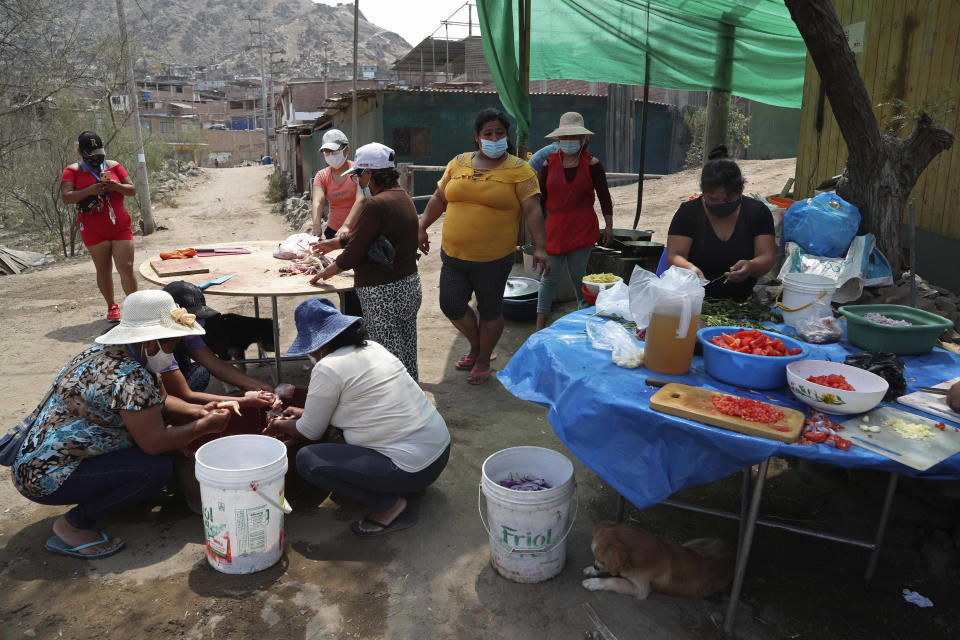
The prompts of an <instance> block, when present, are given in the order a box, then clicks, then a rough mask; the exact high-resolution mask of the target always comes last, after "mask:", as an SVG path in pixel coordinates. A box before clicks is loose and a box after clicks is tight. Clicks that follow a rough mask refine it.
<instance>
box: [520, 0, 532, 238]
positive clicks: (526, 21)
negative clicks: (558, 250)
mask: <svg viewBox="0 0 960 640" xmlns="http://www.w3.org/2000/svg"><path fill="white" fill-rule="evenodd" d="M520 89H521V90H522V91H523V92H524V93H526V94H527V95H528V99H529V94H530V0H521V2H520ZM518 133H519V132H518ZM528 136H529V132H527V131H524V132H523V137H520V136H519V135H518V136H517V155H518V156H520V158H521V159H523V160H526V154H527V138H528ZM520 233H521V234H522V233H523V228H522V225H521V230H520Z"/></svg>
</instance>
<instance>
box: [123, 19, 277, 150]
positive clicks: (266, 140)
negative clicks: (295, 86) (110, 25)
mask: <svg viewBox="0 0 960 640" xmlns="http://www.w3.org/2000/svg"><path fill="white" fill-rule="evenodd" d="M118 1H119V0H118ZM244 20H246V21H248V22H256V23H257V30H256V31H251V32H250V35H252V36H260V44H258V45H257V44H255V45H252V46H253V48H254V49H260V99H261V100H262V102H263V157H264V158H266V157H268V156H269V155H270V127H269V124H268V121H267V72H266V69H265V67H264V65H263V23H262V20H261V19H260V18H244ZM253 122H254V126H256V122H257V117H256V116H254V117H253Z"/></svg>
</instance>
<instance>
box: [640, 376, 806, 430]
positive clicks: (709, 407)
mask: <svg viewBox="0 0 960 640" xmlns="http://www.w3.org/2000/svg"><path fill="white" fill-rule="evenodd" d="M717 394H720V395H734V394H732V393H728V394H725V393H723V392H722V391H714V390H712V389H704V388H703V387H691V386H689V385H685V384H678V383H676V382H671V383H670V384H667V385H664V386H663V388H662V389H660V391H657V392H656V393H655V394H653V397H652V398H650V408H651V409H655V410H657V411H660V412H661V413H668V414H670V415H672V416H679V417H681V418H687V419H689V420H694V421H696V422H702V423H703V424H709V425H712V426H714V427H720V428H721V429H729V430H730V431H737V432H738V433H745V434H747V435H751V436H759V437H761V438H769V439H771V440H779V441H780V442H796V441H797V439H798V438H799V437H800V430H801V429H803V422H804V416H803V414H802V413H800V412H799V411H797V410H796V409H788V408H787V407H781V406H779V405H774V406H776V407H777V409H779V410H780V411H783V418H781V419H780V420H779V421H778V422H771V423H766V422H750V421H749V420H744V419H743V418H739V417H737V416H728V415H726V414H724V413H720V412H719V411H717V410H716V409H715V408H714V406H713V399H712V398H713V396H714V395H717Z"/></svg>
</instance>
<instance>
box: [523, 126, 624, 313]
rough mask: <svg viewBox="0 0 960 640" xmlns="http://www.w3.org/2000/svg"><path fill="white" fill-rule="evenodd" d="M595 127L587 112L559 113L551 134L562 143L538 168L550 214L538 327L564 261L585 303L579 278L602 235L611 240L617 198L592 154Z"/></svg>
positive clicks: (580, 303)
mask: <svg viewBox="0 0 960 640" xmlns="http://www.w3.org/2000/svg"><path fill="white" fill-rule="evenodd" d="M592 135H593V132H592V131H590V130H589V129H587V128H586V127H585V126H584V123H583V116H581V115H580V114H579V113H577V112H575V111H568V112H567V113H565V114H563V115H562V116H560V123H559V125H558V126H557V128H556V129H554V130H553V131H551V132H550V133H548V134H547V136H546V137H547V138H553V139H555V140H557V144H558V145H559V149H558V150H557V151H556V152H555V153H552V154H550V156H549V157H548V158H547V159H546V161H544V163H543V166H542V167H541V168H540V194H541V197H540V202H541V203H542V204H543V208H544V211H545V214H546V232H547V256H548V259H549V261H550V271H549V273H547V274H546V275H545V276H544V277H543V278H542V279H541V281H540V292H539V294H538V296H537V329H538V330H539V329H543V328H544V327H545V326H546V321H547V314H548V313H550V308H551V306H552V305H553V297H554V296H555V295H556V293H557V286H558V285H559V283H560V278H561V277H562V276H561V267H562V266H563V265H564V264H566V271H567V274H569V277H570V279H571V281H572V282H573V284H574V287H573V288H574V290H575V291H576V292H577V302H578V303H579V305H580V306H581V307H582V306H583V305H584V301H583V293H582V291H581V289H580V283H581V281H582V280H583V277H584V276H585V275H586V273H587V261H588V260H589V259H590V252H591V251H592V250H593V246H594V245H595V244H596V243H597V242H598V241H600V240H601V239H602V240H603V243H604V244H610V243H611V242H612V241H613V201H612V200H611V199H610V190H609V189H608V188H607V173H606V171H604V169H603V164H601V163H600V160H598V159H597V158H595V157H593V156H592V155H590V153H589V152H588V151H587V145H588V144H589V142H590V136H592ZM594 194H596V199H598V200H599V201H600V211H601V213H602V214H603V220H604V229H603V233H602V234H601V233H600V225H599V223H598V221H597V214H596V212H595V211H594V209H593V203H594V200H595V197H594Z"/></svg>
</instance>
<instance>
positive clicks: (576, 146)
mask: <svg viewBox="0 0 960 640" xmlns="http://www.w3.org/2000/svg"><path fill="white" fill-rule="evenodd" d="M557 144H558V145H560V151H563V152H564V153H565V154H566V155H568V156H575V155H577V153H578V152H579V151H580V141H579V140H559V141H558V142H557Z"/></svg>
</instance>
